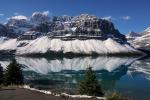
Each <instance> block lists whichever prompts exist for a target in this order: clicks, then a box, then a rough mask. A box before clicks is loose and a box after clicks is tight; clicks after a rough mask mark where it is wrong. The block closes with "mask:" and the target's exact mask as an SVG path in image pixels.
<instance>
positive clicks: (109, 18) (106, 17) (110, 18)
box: [102, 16, 115, 20]
mask: <svg viewBox="0 0 150 100" xmlns="http://www.w3.org/2000/svg"><path fill="white" fill-rule="evenodd" d="M102 19H105V20H115V18H113V17H112V16H105V17H102Z"/></svg>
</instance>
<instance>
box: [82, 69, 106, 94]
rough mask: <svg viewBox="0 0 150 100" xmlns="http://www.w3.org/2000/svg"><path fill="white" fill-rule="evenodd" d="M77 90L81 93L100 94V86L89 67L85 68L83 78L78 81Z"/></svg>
mask: <svg viewBox="0 0 150 100" xmlns="http://www.w3.org/2000/svg"><path fill="white" fill-rule="evenodd" d="M79 92H80V94H82V95H90V96H102V95H103V92H102V90H101V86H100V84H99V83H98V80H97V79H96V76H95V73H94V72H93V71H92V68H91V67H88V68H87V69H86V73H85V78H84V80H82V81H81V82H80V87H79Z"/></svg>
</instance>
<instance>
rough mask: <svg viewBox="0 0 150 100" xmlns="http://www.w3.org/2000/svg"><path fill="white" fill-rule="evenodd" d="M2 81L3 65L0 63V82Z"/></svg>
mask: <svg viewBox="0 0 150 100" xmlns="http://www.w3.org/2000/svg"><path fill="white" fill-rule="evenodd" d="M2 83H3V67H2V66H1V65H0V84H2Z"/></svg>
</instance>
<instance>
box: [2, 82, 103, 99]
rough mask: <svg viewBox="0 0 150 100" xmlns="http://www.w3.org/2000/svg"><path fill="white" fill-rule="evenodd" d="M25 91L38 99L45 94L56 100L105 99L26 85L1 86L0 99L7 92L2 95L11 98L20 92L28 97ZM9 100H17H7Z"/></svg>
mask: <svg viewBox="0 0 150 100" xmlns="http://www.w3.org/2000/svg"><path fill="white" fill-rule="evenodd" d="M27 90H28V91H29V92H31V93H32V95H36V94H38V96H39V97H40V96H42V95H44V94H45V96H47V97H49V98H56V100H66V99H67V100H105V97H96V96H88V95H70V94H67V93H54V92H51V91H46V90H38V89H35V88H31V87H30V86H28V85H23V86H8V87H5V86H2V87H1V88H0V98H3V95H2V92H6V93H7V92H8V91H9V92H11V94H9V93H7V94H6V93H4V94H5V95H10V96H12V97H13V93H14V94H15V92H17V93H18V92H19V91H22V92H23V95H25V94H26V97H28V93H27V92H25V91H27ZM13 91H15V92H13ZM1 95H2V96H1ZM18 96H19V95H18ZM18 98H19V97H18ZM6 100H7V99H6ZM9 100H19V99H9ZM23 100H30V99H23ZM31 100H32V99H31ZM33 100H34V99H33ZM38 100H42V99H38ZM50 100H53V99H50ZM54 100H55V99H54Z"/></svg>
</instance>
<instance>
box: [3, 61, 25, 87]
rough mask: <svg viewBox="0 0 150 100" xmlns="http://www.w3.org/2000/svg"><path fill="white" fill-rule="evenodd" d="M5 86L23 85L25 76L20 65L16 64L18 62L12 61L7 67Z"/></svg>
mask: <svg viewBox="0 0 150 100" xmlns="http://www.w3.org/2000/svg"><path fill="white" fill-rule="evenodd" d="M4 78H5V80H4V84H5V85H21V84H23V75H22V70H21V67H20V65H19V64H18V63H17V62H16V60H15V59H14V60H12V62H11V63H10V64H9V65H8V66H7V68H6V71H5V74H4Z"/></svg>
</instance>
